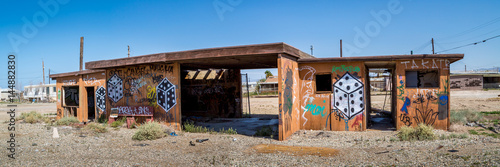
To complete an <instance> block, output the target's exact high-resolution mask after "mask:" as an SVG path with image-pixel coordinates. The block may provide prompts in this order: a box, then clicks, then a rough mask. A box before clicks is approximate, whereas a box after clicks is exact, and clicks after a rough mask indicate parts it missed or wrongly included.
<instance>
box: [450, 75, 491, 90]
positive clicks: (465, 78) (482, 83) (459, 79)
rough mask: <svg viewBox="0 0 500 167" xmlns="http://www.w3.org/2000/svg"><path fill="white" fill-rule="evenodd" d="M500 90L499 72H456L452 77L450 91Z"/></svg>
mask: <svg viewBox="0 0 500 167" xmlns="http://www.w3.org/2000/svg"><path fill="white" fill-rule="evenodd" d="M492 88H493V89H495V88H496V89H500V73H499V72H454V73H451V75H450V89H455V90H481V89H492Z"/></svg>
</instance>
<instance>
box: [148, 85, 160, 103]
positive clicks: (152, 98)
mask: <svg viewBox="0 0 500 167" xmlns="http://www.w3.org/2000/svg"><path fill="white" fill-rule="evenodd" d="M147 99H148V101H149V106H152V107H158V104H156V87H151V86H148V94H147Z"/></svg>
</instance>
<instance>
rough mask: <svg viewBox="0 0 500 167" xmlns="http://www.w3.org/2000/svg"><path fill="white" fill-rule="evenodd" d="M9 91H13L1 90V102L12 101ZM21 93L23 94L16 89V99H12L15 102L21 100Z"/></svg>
mask: <svg viewBox="0 0 500 167" xmlns="http://www.w3.org/2000/svg"><path fill="white" fill-rule="evenodd" d="M9 91H11V89H9V88H5V89H2V88H0V101H8V100H9V99H10V98H9V95H10V92H9ZM20 93H21V91H19V90H17V89H14V97H12V98H13V99H14V100H19V94H20Z"/></svg>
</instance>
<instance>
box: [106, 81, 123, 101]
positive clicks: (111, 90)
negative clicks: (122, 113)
mask: <svg viewBox="0 0 500 167" xmlns="http://www.w3.org/2000/svg"><path fill="white" fill-rule="evenodd" d="M108 97H109V98H111V100H113V101H114V102H115V103H116V102H118V101H119V100H120V99H122V98H123V80H122V79H121V78H120V77H118V75H116V74H114V75H113V76H112V77H111V78H109V80H108Z"/></svg>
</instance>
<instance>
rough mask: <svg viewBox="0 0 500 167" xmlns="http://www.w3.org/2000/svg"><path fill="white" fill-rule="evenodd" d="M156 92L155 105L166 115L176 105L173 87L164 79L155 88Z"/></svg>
mask: <svg viewBox="0 0 500 167" xmlns="http://www.w3.org/2000/svg"><path fill="white" fill-rule="evenodd" d="M156 92H157V99H156V103H157V104H158V105H159V106H160V107H161V108H163V109H164V110H165V112H167V113H168V111H169V110H170V109H172V107H174V106H175V104H177V102H176V99H175V85H174V84H172V83H171V82H170V81H169V80H168V79H167V78H164V79H163V80H162V81H161V82H160V83H159V84H158V86H156Z"/></svg>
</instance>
